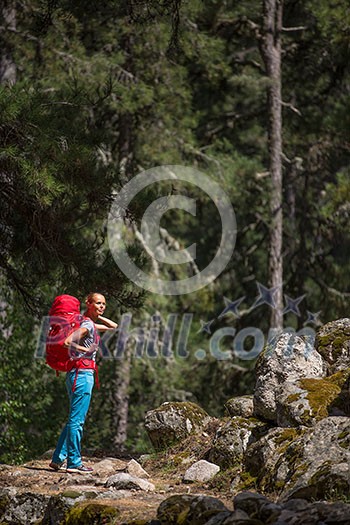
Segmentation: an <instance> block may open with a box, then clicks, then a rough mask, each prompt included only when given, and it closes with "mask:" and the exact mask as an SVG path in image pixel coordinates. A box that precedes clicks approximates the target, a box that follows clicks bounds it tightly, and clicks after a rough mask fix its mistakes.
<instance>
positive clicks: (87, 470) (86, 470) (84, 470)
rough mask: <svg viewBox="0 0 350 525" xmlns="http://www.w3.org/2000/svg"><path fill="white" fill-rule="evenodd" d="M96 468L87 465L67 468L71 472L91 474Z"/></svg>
mask: <svg viewBox="0 0 350 525" xmlns="http://www.w3.org/2000/svg"><path fill="white" fill-rule="evenodd" d="M93 471H94V469H93V468H91V467H86V466H85V465H80V467H70V468H67V472H70V473H72V474H73V473H74V472H76V473H77V474H89V473H90V472H93Z"/></svg>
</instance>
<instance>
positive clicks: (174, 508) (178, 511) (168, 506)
mask: <svg viewBox="0 0 350 525" xmlns="http://www.w3.org/2000/svg"><path fill="white" fill-rule="evenodd" d="M194 498H195V496H190V495H187V494H177V495H175V496H170V498H167V499H166V500H164V501H162V503H161V504H160V505H159V507H158V510H157V519H158V520H159V521H160V523H161V525H183V524H185V523H186V517H187V514H188V513H189V510H190V505H191V503H192V501H193V499H194Z"/></svg>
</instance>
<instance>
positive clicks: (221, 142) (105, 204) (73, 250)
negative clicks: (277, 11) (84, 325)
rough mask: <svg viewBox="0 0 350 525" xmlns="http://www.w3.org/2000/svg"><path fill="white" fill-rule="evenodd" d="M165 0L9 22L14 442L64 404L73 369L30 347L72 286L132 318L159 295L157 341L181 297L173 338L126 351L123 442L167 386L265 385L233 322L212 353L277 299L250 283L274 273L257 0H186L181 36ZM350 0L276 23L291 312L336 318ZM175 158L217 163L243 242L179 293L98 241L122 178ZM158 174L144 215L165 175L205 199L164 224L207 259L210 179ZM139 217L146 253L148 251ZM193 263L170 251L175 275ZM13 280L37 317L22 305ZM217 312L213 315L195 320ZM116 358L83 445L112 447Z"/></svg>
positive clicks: (5, 101)
mask: <svg viewBox="0 0 350 525" xmlns="http://www.w3.org/2000/svg"><path fill="white" fill-rule="evenodd" d="M158 4H159V3H158ZM158 4H155V3H154V2H153V1H152V2H151V1H150V2H146V3H144V4H143V8H142V9H141V7H140V6H136V4H135V3H133V5H134V11H132V10H131V11H132V12H130V10H128V9H129V8H130V5H131V4H130V3H129V2H126V3H125V2H117V1H112V0H111V1H107V2H97V3H96V2H93V3H86V2H82V1H80V0H79V1H76V2H73V3H72V2H65V1H60V2H55V3H54V4H52V3H47V2H41V0H26V1H25V2H24V3H22V4H21V10H18V11H17V26H16V31H12V32H11V31H7V30H6V29H4V27H2V29H1V31H2V33H3V34H2V37H3V38H6V41H8V42H9V43H10V44H11V46H12V49H13V59H14V61H15V63H16V66H17V83H16V84H15V85H14V86H11V87H5V86H2V87H0V121H1V126H0V171H1V185H0V196H1V207H0V267H1V271H2V275H3V282H2V289H3V290H4V291H6V292H7V291H8V290H10V293H7V297H6V301H5V303H4V304H5V306H6V311H5V312H4V317H3V331H2V332H3V333H2V335H1V345H2V348H3V350H2V351H1V355H2V357H3V361H2V363H1V368H0V380H1V383H2V384H3V385H4V388H3V390H2V392H1V395H0V415H1V429H3V430H4V431H3V432H0V444H1V460H2V461H9V462H11V461H22V460H24V459H26V458H28V457H30V456H31V455H35V454H39V453H41V452H43V451H44V450H46V449H47V448H51V447H53V445H54V443H55V441H56V438H57V435H58V433H59V430H60V426H61V425H62V424H63V422H64V420H65V411H64V409H63V408H62V407H66V406H67V405H66V403H67V401H66V393H65V387H64V378H63V377H62V376H60V377H59V378H56V377H55V376H54V373H53V372H51V371H50V370H48V369H47V368H46V367H45V366H44V364H43V363H42V362H38V361H34V359H33V355H34V348H35V337H36V331H35V327H36V325H37V324H40V323H39V316H40V315H43V314H46V313H47V310H48V306H49V304H50V303H51V301H52V299H53V297H54V295H55V294H56V293H59V292H62V291H65V292H68V293H73V294H76V295H78V296H79V297H83V296H84V295H85V294H86V292H88V291H90V290H96V289H98V290H100V291H102V292H104V293H105V294H106V295H107V298H108V300H111V310H109V311H110V312H112V313H111V314H110V316H111V317H112V318H117V317H118V316H120V314H121V313H123V312H126V311H130V312H131V313H132V315H133V320H132V327H133V328H135V327H138V326H141V325H142V326H145V329H146V331H147V333H149V331H150V330H151V329H152V328H154V325H152V320H151V316H152V315H153V314H155V313H159V314H160V316H161V318H162V322H161V324H160V326H159V329H160V331H159V341H160V342H161V341H162V340H163V338H164V327H165V324H166V319H167V317H168V315H169V314H171V313H173V314H177V316H178V317H177V323H176V326H175V330H174V334H173V346H172V353H173V354H172V355H170V356H169V355H168V356H159V355H158V357H157V358H154V359H151V358H149V357H147V356H143V357H142V358H136V357H135V358H133V359H132V363H131V382H130V389H129V402H130V403H129V429H128V433H129V434H128V435H129V437H128V442H127V444H128V446H130V448H134V449H135V447H136V448H137V449H139V450H140V451H141V450H142V451H143V450H144V449H145V448H147V447H149V443H148V440H147V437H146V436H145V432H144V430H143V417H144V414H145V412H146V411H147V410H149V409H152V408H155V407H156V406H158V405H160V404H161V403H162V402H164V401H169V400H170V401H195V402H197V403H199V404H200V405H201V406H203V408H205V409H206V410H207V411H208V412H209V413H210V414H212V415H221V414H222V412H223V406H224V402H225V401H226V400H227V399H228V398H230V397H232V396H233V395H236V394H245V393H249V392H251V391H252V389H253V385H254V377H253V368H254V361H253V360H246V361H242V360H239V359H238V358H237V357H236V356H235V354H234V351H233V338H232V337H231V336H226V337H224V338H223V339H222V340H221V341H220V348H221V351H223V352H228V353H227V354H226V355H227V356H229V358H228V359H225V360H217V359H216V358H215V357H214V356H213V355H211V353H210V340H211V336H212V333H214V332H215V331H216V330H218V329H220V328H224V327H230V328H233V329H236V331H237V332H238V331H239V330H241V329H242V328H245V327H249V326H254V327H258V328H259V329H260V330H261V331H262V332H263V334H264V336H265V337H266V335H267V332H268V329H269V324H268V317H269V316H268V313H269V312H268V308H269V307H268V306H267V305H262V306H259V307H258V308H255V309H253V310H252V309H251V306H252V304H253V303H254V300H255V298H256V294H257V289H256V282H257V281H258V282H261V283H264V284H267V281H268V268H267V264H268V248H267V247H268V238H269V229H270V221H271V214H270V208H269V195H270V182H269V173H268V172H267V157H268V151H267V133H266V130H267V122H266V115H267V111H266V109H267V108H266V95H265V93H266V86H267V80H266V75H265V70H264V66H263V61H262V59H261V56H260V51H259V42H258V39H257V31H258V30H259V27H260V25H261V5H260V2H257V1H255V0H254V2H251V1H250V2H247V1H245V0H244V1H243V2H240V3H239V4H237V3H227V2H218V1H216V0H215V1H214V0H213V1H208V2H201V1H200V0H195V1H193V2H182V3H181V4H182V5H181V10H180V25H179V26H178V27H177V29H176V31H178V33H177V37H178V42H176V38H177V37H176V35H174V33H173V29H172V23H174V16H175V14H176V13H175V14H174V13H172V12H171V10H170V11H169V9H168V7H169V5H168V4H167V3H162V6H163V7H162V9H161V8H160V6H159V5H158ZM348 17H349V10H348V7H347V3H346V2H345V0H342V1H340V2H337V3H336V4H334V3H332V4H329V2H327V1H325V0H324V1H323V0H322V1H316V0H308V1H307V2H304V3H301V2H289V1H287V2H285V9H284V22H283V25H284V27H299V28H300V27H301V26H302V27H304V29H301V30H295V31H289V32H284V33H283V42H282V45H283V65H282V75H283V101H284V103H285V105H284V107H283V151H284V156H285V157H284V201H283V215H284V254H283V256H284V262H285V264H284V291H285V293H286V294H288V295H289V296H290V297H292V298H295V297H298V296H302V295H304V294H306V297H305V299H304V300H303V302H302V303H301V305H300V310H301V315H300V316H299V317H298V316H296V315H294V314H290V315H289V316H288V317H285V322H286V323H287V322H288V323H292V324H293V325H295V327H296V328H301V327H302V325H303V323H304V322H305V320H306V317H307V311H309V312H318V311H320V310H321V319H322V321H323V322H326V321H329V320H331V319H334V318H338V317H344V316H345V315H347V312H348V308H349V293H348V292H349V290H348V273H349V262H348V251H349V228H348V218H349V201H350V189H349V168H348V166H349V157H350V151H349V138H348V130H349V124H350V122H349V115H350V108H349V96H348V95H349V94H348V85H349V63H350V62H349V30H348V27H349V23H348V22H349V21H348ZM175 44H176V45H175ZM164 164H182V165H186V166H194V167H196V168H197V169H199V170H201V171H203V172H205V173H206V174H207V175H209V176H210V177H212V178H213V179H214V180H215V181H216V182H217V183H218V184H219V185H220V186H221V187H222V189H223V190H224V191H225V192H226V193H227V195H228V196H229V198H230V199H231V202H232V205H233V208H234V210H235V214H236V219H237V226H238V234H237V240H236V248H235V252H234V255H233V257H232V260H231V261H230V263H229V264H228V266H227V267H226V268H225V270H224V272H223V273H222V275H221V276H220V277H219V278H218V279H217V280H216V281H215V282H214V283H212V285H210V286H207V287H206V288H205V289H202V290H199V291H197V292H194V293H192V294H188V295H183V296H171V297H170V296H155V295H151V294H147V295H146V294H144V293H143V292H142V291H140V290H139V289H137V288H136V287H135V286H134V285H133V283H130V282H128V281H127V280H126V278H125V276H124V275H123V274H122V273H121V272H120V270H119V269H118V267H117V265H116V264H115V263H114V261H113V259H112V257H111V254H110V252H109V247H108V243H107V242H106V218H107V213H108V209H109V206H110V202H111V194H112V192H113V191H118V189H120V188H121V186H122V185H123V184H124V183H125V181H127V180H129V179H131V178H132V177H133V176H134V175H136V174H137V173H139V172H141V171H143V170H145V169H148V168H151V167H153V166H156V165H164ZM154 186H155V185H153V186H152V187H151V188H148V191H147V192H145V194H142V195H140V196H138V198H136V199H134V201H133V202H132V203H131V205H130V211H131V213H132V215H133V216H134V217H135V220H139V219H141V217H142V215H143V213H144V211H145V209H146V208H147V206H148V204H149V203H150V202H152V200H154V198H158V197H159V196H161V195H162V194H164V193H162V192H163V190H164V192H165V194H168V195H169V194H173V193H175V194H176V192H178V193H186V195H187V196H190V197H192V198H194V199H195V200H196V207H197V216H196V217H190V216H189V214H188V213H185V212H184V211H183V210H172V211H169V212H168V213H167V214H165V216H164V217H163V220H162V227H164V228H166V229H167V231H168V232H169V233H170V234H171V235H172V236H173V237H174V238H176V239H177V240H178V241H179V243H180V244H181V245H182V246H184V247H186V246H190V245H191V244H193V243H194V242H195V243H196V244H197V252H198V259H197V260H196V263H197V265H198V267H199V268H200V269H202V268H204V267H205V266H206V265H207V264H208V262H209V261H210V260H211V259H212V257H213V255H214V254H215V253H216V250H217V240H218V238H219V236H220V234H221V223H220V218H219V216H218V213H217V210H216V209H215V206H214V205H213V204H212V203H211V202H210V199H208V198H207V197H206V196H205V195H203V192H201V191H200V188H196V189H194V188H192V187H190V185H181V184H174V185H170V184H167V185H166V184H165V185H164V186H162V187H161V186H159V187H154ZM129 236H130V239H131V240H130V247H129V248H130V251H131V252H132V254H133V256H135V257H136V259H137V260H138V261H139V262H140V261H141V262H140V267H143V268H145V269H151V268H152V264H151V260H150V259H149V258H147V257H142V255H141V253H140V252H141V250H142V247H141V246H139V245H138V244H137V242H135V240H134V238H133V237H132V235H131V231H129ZM191 271H192V270H191V269H189V268H188V267H186V265H176V266H175V265H160V275H161V277H162V278H164V279H174V278H184V277H187V276H189V275H191ZM20 297H22V298H24V303H25V304H26V305H27V307H28V306H29V307H30V308H31V309H32V310H35V312H36V316H34V315H32V314H28V313H25V312H24V311H23V303H22V302H21V300H20ZM223 297H227V298H229V299H231V300H234V299H237V298H239V297H245V299H244V301H243V302H242V305H241V306H240V311H241V312H242V315H241V317H239V318H237V317H236V316H234V315H226V316H224V317H222V318H220V319H219V315H220V313H221V312H222V310H223V307H224V302H223ZM141 304H142V307H141ZM184 313H192V314H193V318H192V324H191V327H190V330H189V334H188V340H187V346H186V350H187V352H188V355H187V357H185V358H181V357H178V356H177V355H176V342H177V340H178V337H179V334H180V330H181V328H180V327H181V319H182V316H183V314H184ZM208 321H213V323H212V325H211V331H212V333H211V334H209V333H206V332H203V331H202V330H201V323H203V322H208ZM10 329H11V330H10ZM6 330H10V332H6ZM246 343H247V347H248V348H247V350H249V341H246ZM113 344H114V343H113V342H112V346H113ZM199 349H201V350H204V352H205V358H204V359H202V360H199V359H197V357H196V352H197V351H198V350H199ZM116 373H117V368H116V363H114V362H113V364H112V363H111V362H109V361H107V360H106V361H105V362H103V364H102V365H101V374H100V375H101V384H102V388H101V391H99V392H98V391H95V393H94V397H93V402H92V406H91V412H90V416H89V420H88V421H87V424H86V432H85V442H84V444H85V446H86V447H87V448H89V447H90V448H95V449H96V448H97V449H98V448H100V449H104V450H108V449H109V447H110V440H111V436H112V435H113V428H111V426H112V419H113V418H112V415H111V410H112V407H113V405H112V403H111V397H112V393H113V392H112V389H113V386H112V385H113V377H114V375H115V374H116ZM57 407H60V408H59V409H58V408H57Z"/></svg>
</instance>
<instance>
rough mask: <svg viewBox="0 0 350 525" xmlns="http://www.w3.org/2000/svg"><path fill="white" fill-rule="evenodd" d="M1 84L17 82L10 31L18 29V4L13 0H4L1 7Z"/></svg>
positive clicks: (11, 84)
mask: <svg viewBox="0 0 350 525" xmlns="http://www.w3.org/2000/svg"><path fill="white" fill-rule="evenodd" d="M0 26H1V27H2V28H3V29H1V30H0V84H8V85H10V86H13V84H15V82H16V64H15V62H14V59H13V46H12V44H11V43H10V39H9V35H10V32H9V31H7V30H11V29H12V30H13V29H16V5H15V2H14V1H13V0H3V1H2V7H1V8H0Z"/></svg>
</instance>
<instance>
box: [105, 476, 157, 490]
mask: <svg viewBox="0 0 350 525" xmlns="http://www.w3.org/2000/svg"><path fill="white" fill-rule="evenodd" d="M105 486H106V487H113V488H115V489H116V490H120V489H122V490H123V489H124V490H144V491H146V492H153V491H154V490H155V486H154V485H153V483H150V482H149V481H146V480H145V479H141V478H136V477H135V476H131V475H130V474H126V473H125V472H121V473H120V474H114V476H110V477H109V478H108V479H107V481H106V483H105Z"/></svg>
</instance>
